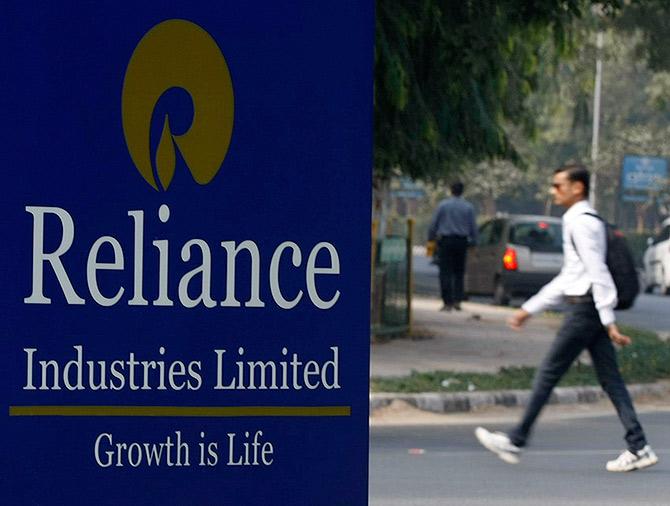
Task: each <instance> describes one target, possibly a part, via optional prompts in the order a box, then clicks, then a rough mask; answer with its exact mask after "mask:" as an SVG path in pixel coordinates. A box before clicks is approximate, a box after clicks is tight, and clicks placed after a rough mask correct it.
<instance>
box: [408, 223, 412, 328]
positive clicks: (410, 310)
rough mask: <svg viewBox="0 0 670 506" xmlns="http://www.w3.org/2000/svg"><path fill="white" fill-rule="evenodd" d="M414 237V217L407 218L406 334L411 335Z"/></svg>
mask: <svg viewBox="0 0 670 506" xmlns="http://www.w3.org/2000/svg"><path fill="white" fill-rule="evenodd" d="M413 238H414V219H413V218H408V219H407V334H408V335H412V292H413V291H414V270H413V269H414V266H413V262H412V244H413V242H414V241H413Z"/></svg>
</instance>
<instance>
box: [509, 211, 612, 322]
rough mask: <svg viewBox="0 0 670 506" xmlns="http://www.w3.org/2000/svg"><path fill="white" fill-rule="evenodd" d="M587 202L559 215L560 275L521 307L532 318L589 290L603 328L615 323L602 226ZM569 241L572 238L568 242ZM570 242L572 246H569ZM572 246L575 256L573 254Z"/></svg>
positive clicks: (603, 228)
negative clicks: (565, 296)
mask: <svg viewBox="0 0 670 506" xmlns="http://www.w3.org/2000/svg"><path fill="white" fill-rule="evenodd" d="M584 213H594V214H595V213H596V211H595V210H594V209H593V208H592V207H591V206H590V205H589V203H588V201H586V200H581V201H579V202H577V203H576V204H573V205H572V206H571V207H570V208H569V209H568V210H567V211H566V212H565V214H564V215H563V267H562V268H561V272H560V273H559V274H558V275H557V276H556V277H555V278H554V279H552V280H551V281H550V282H549V283H547V284H546V285H545V286H544V287H543V288H542V289H541V290H540V291H539V292H538V293H537V294H536V295H534V296H533V297H531V298H530V299H528V300H527V301H526V303H525V304H524V305H523V306H521V308H522V309H524V310H525V311H527V312H529V313H531V314H535V313H538V312H540V311H542V310H544V309H546V308H547V307H550V306H555V305H557V304H560V302H561V301H562V300H563V296H564V295H586V294H587V293H588V292H589V290H590V291H591V293H592V294H593V300H594V302H595V305H596V309H597V310H598V315H599V316H600V322H601V323H602V324H603V325H609V324H610V323H613V322H614V321H615V317H614V308H615V306H616V305H617V291H616V286H615V285H614V281H613V280H612V275H611V274H610V272H609V269H608V268H607V264H606V263H605V255H606V252H607V239H606V235H605V234H606V231H605V224H604V223H603V222H602V221H601V220H600V219H598V218H596V217H595V216H589V215H587V214H584ZM571 237H572V238H571ZM573 241H574V243H573ZM575 246H577V250H579V254H577V251H575Z"/></svg>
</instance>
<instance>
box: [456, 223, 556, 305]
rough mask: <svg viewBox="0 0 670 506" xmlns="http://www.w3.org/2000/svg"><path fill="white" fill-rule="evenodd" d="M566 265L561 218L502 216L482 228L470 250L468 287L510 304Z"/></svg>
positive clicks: (497, 302) (536, 287)
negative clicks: (475, 243) (564, 263)
mask: <svg viewBox="0 0 670 506" xmlns="http://www.w3.org/2000/svg"><path fill="white" fill-rule="evenodd" d="M562 265H563V239H562V227H561V220H560V219H559V218H554V217H551V216H538V215H521V214H519V215H508V216H499V217H496V218H494V219H492V220H490V221H488V222H486V223H484V224H483V225H482V226H481V227H480V228H479V240H478V242H477V245H474V246H472V247H471V248H470V250H469V251H468V257H467V265H466V269H465V291H466V293H469V294H477V295H493V299H494V302H495V303H496V304H500V305H507V304H509V301H510V298H511V297H513V296H530V295H532V294H534V293H535V292H537V291H538V290H539V289H540V288H541V287H542V286H544V285H545V284H546V283H548V282H549V281H550V280H551V279H552V278H553V277H554V276H556V274H558V272H559V271H560V270H561V266H562Z"/></svg>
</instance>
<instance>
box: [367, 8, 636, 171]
mask: <svg viewBox="0 0 670 506" xmlns="http://www.w3.org/2000/svg"><path fill="white" fill-rule="evenodd" d="M596 3H597V4H598V5H600V6H601V8H602V9H603V11H604V12H605V13H610V12H614V11H616V10H618V9H619V8H621V6H622V3H623V2H622V0H604V1H602V2H591V1H587V0H562V1H552V0H534V1H529V0H505V1H496V2H492V1H490V0H377V21H376V50H375V95H374V100H375V171H376V175H377V176H379V177H382V178H384V177H388V176H389V175H390V174H392V173H393V172H394V171H395V170H397V169H400V171H402V172H403V173H404V174H406V175H409V176H411V177H414V178H423V179H436V178H439V177H441V176H443V175H445V174H447V173H449V172H450V171H453V170H454V169H455V168H456V167H459V166H460V165H461V164H463V163H464V162H479V161H482V160H485V159H493V158H503V159H507V160H511V161H513V162H515V163H517V164H521V157H520V156H519V153H518V150H517V149H516V147H515V145H514V143H513V141H512V139H511V137H510V135H509V133H508V132H507V131H506V129H505V128H504V125H505V123H513V124H514V125H515V126H516V127H517V128H518V129H519V130H520V131H521V132H522V134H523V135H524V136H525V137H532V136H533V134H534V132H535V121H534V114H533V111H532V110H530V109H529V108H527V107H526V100H527V99H528V97H529V96H530V95H531V94H532V93H533V92H534V91H536V90H537V89H538V83H539V79H540V77H541V76H543V75H545V74H547V73H552V72H553V69H554V68H555V64H556V61H557V57H558V56H561V55H565V54H567V53H568V52H569V51H570V50H571V49H572V48H573V47H574V40H573V35H574V33H573V30H572V28H573V25H572V24H573V21H574V20H575V19H577V18H579V17H581V16H582V14H583V13H584V12H587V11H588V10H589V9H590V8H591V5H592V4H596Z"/></svg>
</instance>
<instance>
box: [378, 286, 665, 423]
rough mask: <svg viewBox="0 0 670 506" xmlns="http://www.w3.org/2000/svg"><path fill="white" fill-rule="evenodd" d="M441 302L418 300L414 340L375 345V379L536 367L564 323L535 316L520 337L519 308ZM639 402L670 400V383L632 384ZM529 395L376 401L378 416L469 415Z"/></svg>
mask: <svg viewBox="0 0 670 506" xmlns="http://www.w3.org/2000/svg"><path fill="white" fill-rule="evenodd" d="M440 306H441V302H440V301H439V300H437V299H433V298H429V297H420V296H415V298H414V300H413V306H412V307H413V321H414V324H413V331H412V336H411V337H410V338H403V339H393V340H390V341H385V342H375V343H373V344H372V347H371V375H372V376H377V377H390V376H406V375H409V374H410V373H411V372H412V371H413V370H415V371H419V372H429V371H435V370H452V371H458V372H496V371H497V370H498V369H500V368H501V367H508V366H524V365H526V366H533V367H536V366H537V365H538V364H539V363H540V362H541V360H542V358H543V357H544V355H545V353H546V352H547V349H548V348H549V345H550V343H551V341H552V340H553V338H554V335H555V333H556V330H557V329H558V326H559V325H560V323H561V317H560V316H559V315H546V314H545V315H538V316H535V317H533V318H532V319H531V320H530V321H529V322H528V324H527V325H526V326H525V327H524V328H523V329H522V330H521V331H519V332H516V331H513V330H511V329H509V328H508V327H507V325H506V323H505V322H506V319H507V317H508V316H509V315H510V314H511V312H512V311H514V309H510V308H503V307H497V306H491V305H487V304H479V303H472V302H466V303H463V310H462V311H451V312H444V311H440ZM630 391H631V395H632V396H633V397H649V396H651V397H667V396H669V395H670V383H669V382H659V383H656V384H651V385H631V386H630ZM528 394H529V392H528V391H525V390H507V391H495V392H476V391H475V392H460V393H440V392H432V393H424V394H393V393H375V394H371V396H370V409H371V411H374V410H376V409H379V408H383V407H385V406H388V405H390V404H391V403H393V401H394V400H400V401H403V402H406V403H408V404H409V405H411V406H414V407H417V408H419V409H423V410H427V411H433V412H437V413H445V412H467V411H473V410H477V409H481V408H483V407H490V406H524V405H525V404H526V403H527V401H528ZM602 398H603V392H602V391H601V389H600V388H599V387H563V388H557V389H556V391H555V392H554V394H553V396H552V398H551V401H550V402H551V403H554V404H573V403H593V402H597V401H599V400H601V399H602Z"/></svg>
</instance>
